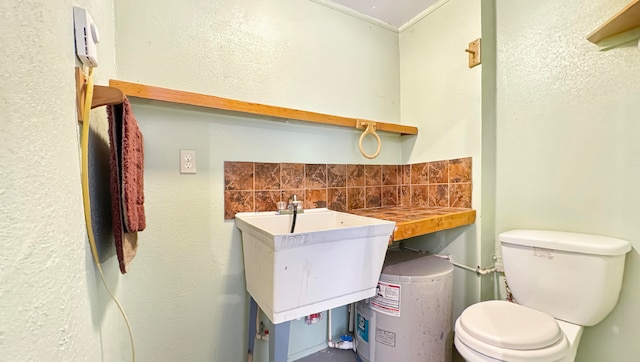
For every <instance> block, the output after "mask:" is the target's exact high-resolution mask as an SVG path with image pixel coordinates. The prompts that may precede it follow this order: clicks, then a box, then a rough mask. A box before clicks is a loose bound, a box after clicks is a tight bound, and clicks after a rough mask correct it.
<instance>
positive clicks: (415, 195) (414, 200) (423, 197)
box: [411, 185, 429, 207]
mask: <svg viewBox="0 0 640 362" xmlns="http://www.w3.org/2000/svg"><path fill="white" fill-rule="evenodd" d="M411 206H413V207H415V206H429V189H428V186H427V185H411Z"/></svg>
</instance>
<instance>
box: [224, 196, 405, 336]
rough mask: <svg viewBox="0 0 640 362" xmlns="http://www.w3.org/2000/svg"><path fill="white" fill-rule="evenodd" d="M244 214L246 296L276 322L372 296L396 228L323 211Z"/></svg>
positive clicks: (239, 219) (239, 224) (241, 216)
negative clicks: (293, 223)
mask: <svg viewBox="0 0 640 362" xmlns="http://www.w3.org/2000/svg"><path fill="white" fill-rule="evenodd" d="M292 219H293V215H278V214H276V213H275V212H243V213H238V214H236V218H235V220H236V221H235V222H236V226H237V227H238V229H240V231H241V233H242V249H243V252H244V270H245V277H246V280H247V291H248V292H249V294H251V296H252V297H253V299H255V301H256V302H257V303H258V305H259V306H260V308H261V309H262V310H263V311H264V313H265V314H266V315H267V317H269V319H270V320H271V322H273V323H276V324H277V323H282V322H286V321H290V320H293V319H297V318H300V317H303V316H306V315H309V314H311V313H317V312H320V311H323V310H327V309H331V308H335V307H338V306H341V305H345V304H349V303H352V302H355V301H358V300H362V299H365V298H370V297H372V296H374V294H375V291H376V286H377V285H378V279H379V278H380V271H381V269H382V263H383V262H384V257H385V252H386V250H387V246H388V244H389V238H390V237H391V235H392V233H393V230H394V228H395V223H394V222H391V221H386V220H379V219H374V218H369V217H364V216H358V215H352V214H347V213H344V212H338V211H332V210H328V209H325V208H321V209H307V210H305V212H304V213H302V214H298V215H297V219H296V228H295V232H294V233H290V232H289V231H290V230H291V222H292Z"/></svg>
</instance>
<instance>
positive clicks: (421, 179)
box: [411, 162, 429, 185]
mask: <svg viewBox="0 0 640 362" xmlns="http://www.w3.org/2000/svg"><path fill="white" fill-rule="evenodd" d="M428 183H429V164H428V163H427V162H422V163H414V164H412V165H411V185H426V184H428Z"/></svg>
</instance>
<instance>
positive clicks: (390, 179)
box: [382, 165, 402, 186]
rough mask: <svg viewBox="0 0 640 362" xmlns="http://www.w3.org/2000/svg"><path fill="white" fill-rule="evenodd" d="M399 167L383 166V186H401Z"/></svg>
mask: <svg viewBox="0 0 640 362" xmlns="http://www.w3.org/2000/svg"><path fill="white" fill-rule="evenodd" d="M401 167H402V166H398V165H383V166H382V185H383V186H392V185H400V172H399V170H398V169H399V168H401Z"/></svg>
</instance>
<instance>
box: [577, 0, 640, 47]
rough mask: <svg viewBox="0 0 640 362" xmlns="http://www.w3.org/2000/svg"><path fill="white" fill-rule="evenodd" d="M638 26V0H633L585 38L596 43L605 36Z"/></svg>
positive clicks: (639, 24) (639, 21)
mask: <svg viewBox="0 0 640 362" xmlns="http://www.w3.org/2000/svg"><path fill="white" fill-rule="evenodd" d="M638 27H640V0H633V1H632V2H631V3H629V5H627V6H626V7H625V8H624V9H622V10H620V11H619V12H618V13H617V14H615V15H614V16H613V17H611V18H610V19H609V20H607V21H606V22H605V23H604V24H602V25H601V26H600V27H599V28H598V29H596V30H594V31H593V32H592V33H591V34H589V35H588V36H587V40H589V41H590V42H592V43H594V44H598V43H600V42H601V41H602V40H604V39H606V38H609V37H612V36H614V35H618V34H622V33H624V32H627V31H629V30H633V29H635V28H638Z"/></svg>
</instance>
